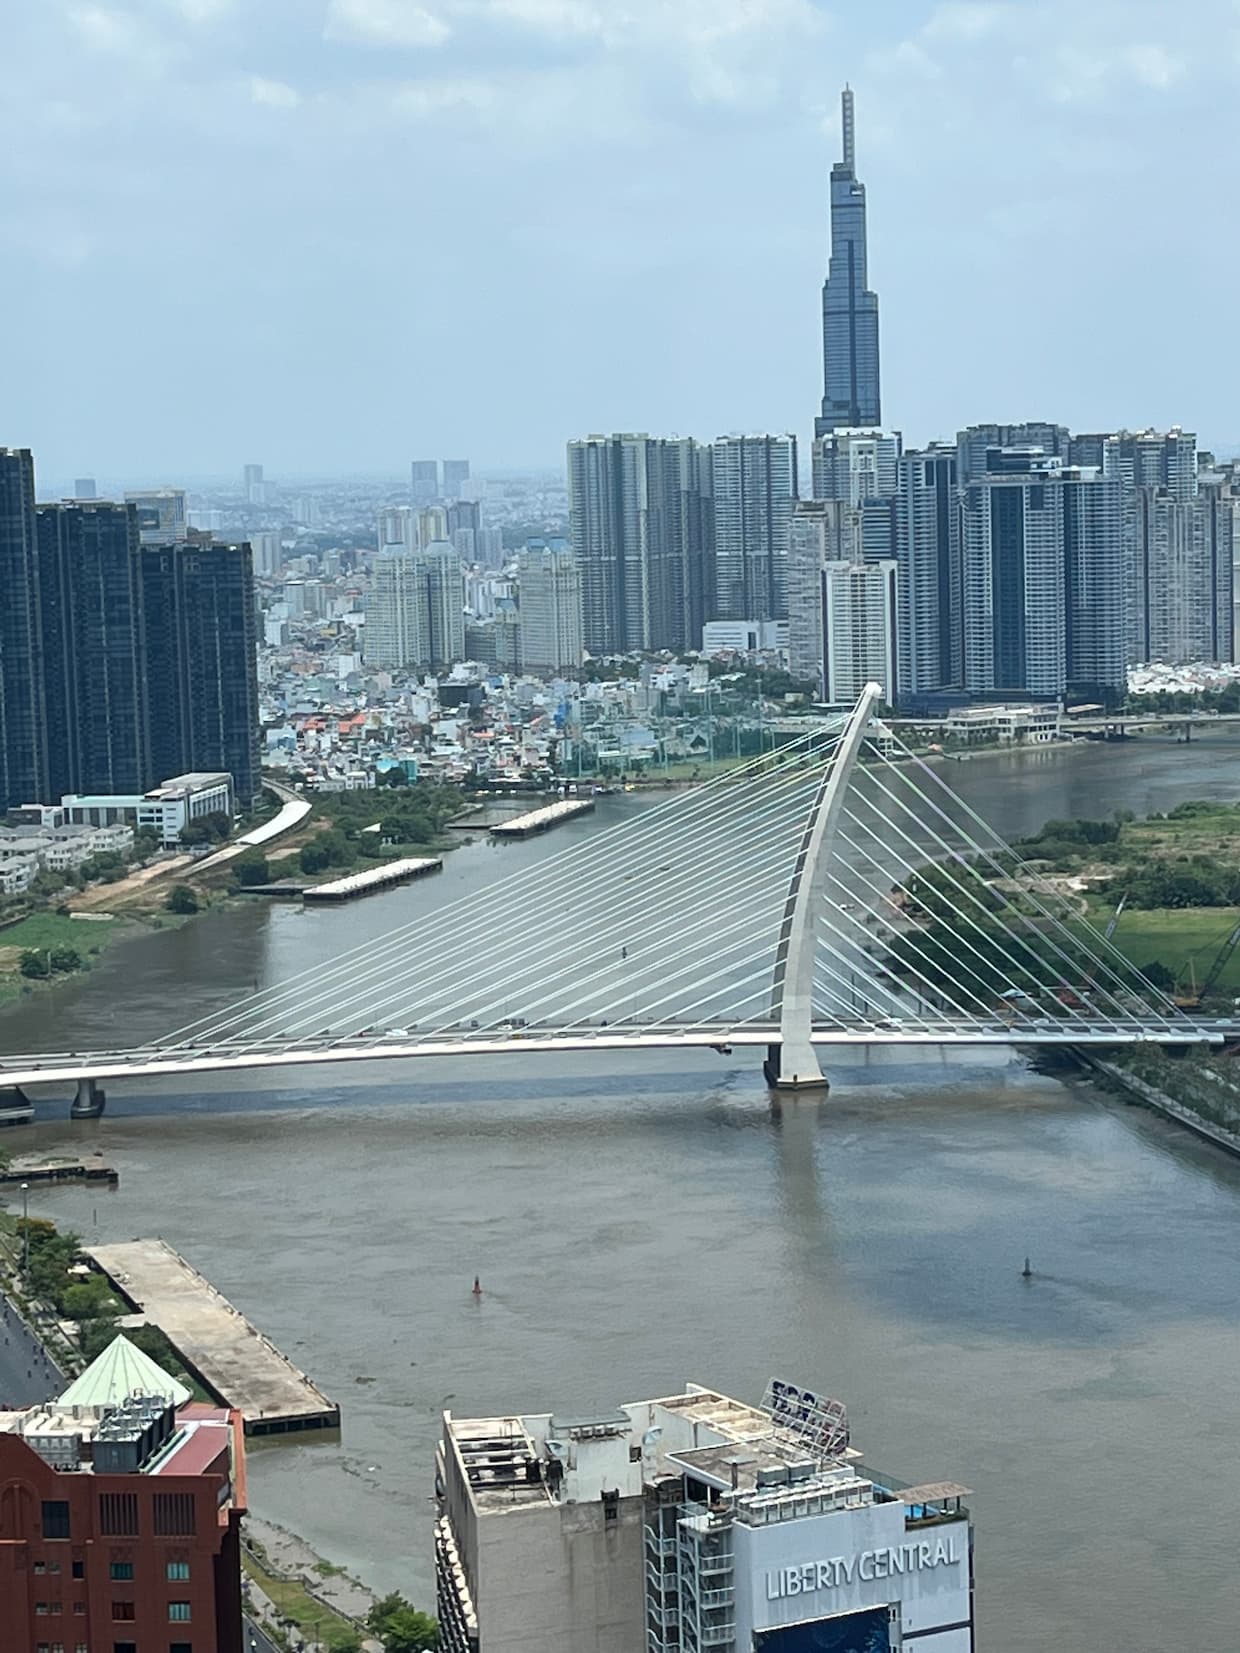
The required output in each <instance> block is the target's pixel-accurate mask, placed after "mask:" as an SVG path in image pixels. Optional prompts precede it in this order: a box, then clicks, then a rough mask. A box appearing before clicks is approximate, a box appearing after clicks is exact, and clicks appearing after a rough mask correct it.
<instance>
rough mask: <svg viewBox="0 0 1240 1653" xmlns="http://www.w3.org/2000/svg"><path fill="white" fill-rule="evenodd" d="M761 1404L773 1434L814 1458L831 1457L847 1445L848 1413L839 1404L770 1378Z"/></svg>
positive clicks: (813, 1391) (810, 1390)
mask: <svg viewBox="0 0 1240 1653" xmlns="http://www.w3.org/2000/svg"><path fill="white" fill-rule="evenodd" d="M762 1404H763V1408H764V1410H765V1411H766V1412H767V1413H768V1415H769V1417H770V1420H771V1427H772V1428H773V1429H774V1430H775V1431H776V1433H777V1434H780V1435H783V1436H785V1437H790V1438H791V1439H793V1440H795V1441H797V1442H798V1443H799V1444H800V1445H801V1446H803V1447H805V1449H806V1450H807V1451H808V1452H810V1453H812V1454H813V1455H814V1456H815V1457H816V1458H824V1457H834V1456H835V1455H836V1454H837V1453H840V1452H843V1450H844V1448H845V1447H846V1446H847V1445H848V1413H847V1411H846V1410H845V1407H844V1403H843V1401H841V1400H832V1399H831V1397H830V1396H829V1395H820V1394H818V1393H817V1391H816V1390H813V1389H803V1388H802V1387H801V1385H800V1384H799V1383H787V1382H785V1381H784V1380H783V1379H782V1378H772V1379H771V1381H770V1382H769V1383H768V1384H767V1386H766V1395H765V1397H764V1398H763V1403H762Z"/></svg>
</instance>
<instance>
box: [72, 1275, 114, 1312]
mask: <svg viewBox="0 0 1240 1653" xmlns="http://www.w3.org/2000/svg"><path fill="white" fill-rule="evenodd" d="M60 1307H61V1309H62V1310H63V1311H64V1313H65V1314H66V1315H67V1316H68V1317H69V1319H70V1320H99V1319H103V1318H108V1319H113V1320H114V1319H115V1318H116V1316H117V1315H118V1314H119V1313H120V1304H119V1303H118V1302H117V1301H116V1298H115V1297H113V1295H112V1293H111V1291H110V1290H109V1287H108V1282H107V1281H106V1280H105V1279H104V1277H103V1275H102V1274H88V1275H86V1276H85V1277H84V1278H82V1279H81V1280H79V1281H78V1283H77V1284H76V1285H72V1286H66V1287H65V1289H64V1291H63V1293H62V1294H61V1300H60Z"/></svg>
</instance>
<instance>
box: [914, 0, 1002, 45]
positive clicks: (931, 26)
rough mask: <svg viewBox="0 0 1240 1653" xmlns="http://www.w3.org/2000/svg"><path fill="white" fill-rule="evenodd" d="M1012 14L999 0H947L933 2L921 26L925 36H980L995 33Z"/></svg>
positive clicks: (968, 37) (941, 37) (951, 38)
mask: <svg viewBox="0 0 1240 1653" xmlns="http://www.w3.org/2000/svg"><path fill="white" fill-rule="evenodd" d="M1012 17H1013V13H1012V9H1011V7H1010V6H1009V5H1004V4H1001V3H999V0H947V3H946V4H944V5H941V6H936V7H935V9H934V11H933V13H932V14H931V16H930V19H929V21H928V22H927V23H926V25H925V27H924V28H923V29H922V31H921V32H922V34H923V35H924V36H925V38H926V39H927V40H955V41H961V40H966V41H967V40H980V39H981V38H982V37H983V36H984V35H988V34H995V33H997V32H998V30H1000V29H1002V28H1003V27H1004V26H1005V24H1007V23H1008V22H1009V21H1011V19H1012Z"/></svg>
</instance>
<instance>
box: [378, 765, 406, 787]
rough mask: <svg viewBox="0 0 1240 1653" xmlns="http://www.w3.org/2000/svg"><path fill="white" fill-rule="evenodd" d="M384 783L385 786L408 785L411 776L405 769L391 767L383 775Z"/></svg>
mask: <svg viewBox="0 0 1240 1653" xmlns="http://www.w3.org/2000/svg"><path fill="white" fill-rule="evenodd" d="M383 784H384V786H408V785H409V777H408V775H406V773H405V771H404V770H403V769H400V768H396V769H389V770H387V771H386V772H385V774H384V776H383Z"/></svg>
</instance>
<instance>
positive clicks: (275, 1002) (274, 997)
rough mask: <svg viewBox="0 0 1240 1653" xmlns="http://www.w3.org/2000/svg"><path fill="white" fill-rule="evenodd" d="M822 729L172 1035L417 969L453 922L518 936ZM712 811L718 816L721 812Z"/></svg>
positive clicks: (746, 791) (807, 769)
mask: <svg viewBox="0 0 1240 1653" xmlns="http://www.w3.org/2000/svg"><path fill="white" fill-rule="evenodd" d="M825 733H826V731H824V730H823V729H822V728H821V727H819V728H817V729H815V730H814V731H812V732H811V734H810V735H809V737H808V744H806V738H805V737H803V738H802V740H801V741H798V742H795V743H791V744H790V746H786V747H783V748H781V749H780V750H779V752H778V754H770V753H768V754H766V755H765V756H764V758H762V759H760V760H754V761H753V762H752V763H751V764H749V765H746V766H743V769H742V770H731V771H726V772H725V773H724V774H723V775H720V776H717V777H715V779H714V780H713V781H710V782H707V783H706V785H705V786H703V787H700V788H697V789H695V790H694V791H693V792H691V793H682V794H678V795H676V796H674V797H672V798H670V799H665V800H663V801H661V802H660V803H659V804H656V805H655V806H654V807H652V808H651V809H649V810H647V811H645V812H643V814H642V816H641V817H639V818H637V819H633V818H630V819H627V820H622V821H619V822H617V823H615V824H614V825H613V826H610V827H608V828H607V829H605V831H604V832H603V833H602V834H600V835H598V836H597V837H595V838H594V839H591V840H588V841H587V843H585V844H577V845H573V846H571V847H570V848H569V849H567V850H563V851H561V852H559V854H557V855H553V856H550V857H547V858H546V859H545V860H543V861H541V862H538V863H536V864H535V865H534V866H531V867H525V868H522V869H520V871H518V872H517V873H516V874H513V875H509V876H506V877H500V878H497V879H495V880H493V881H492V882H491V883H489V884H488V885H486V886H484V887H483V888H482V889H480V890H473V891H469V892H467V894H466V895H464V896H462V897H460V898H458V899H457V900H455V901H453V902H451V903H448V904H447V905H446V906H445V907H442V908H439V909H438V910H436V911H434V912H433V913H431V914H430V915H426V916H421V917H418V918H416V919H414V920H412V921H411V922H409V923H407V924H405V925H402V926H400V927H399V928H398V929H397V930H394V931H390V932H387V933H386V934H385V935H383V936H381V937H378V938H376V939H375V940H372V941H368V942H363V943H361V944H359V945H358V946H356V947H354V948H352V949H350V950H349V951H348V952H347V953H345V954H342V955H340V956H339V957H338V958H337V959H336V961H335V962H334V964H333V965H332V966H330V967H329V968H327V969H324V968H323V967H322V966H321V965H313V966H310V967H308V968H307V969H306V970H304V971H301V972H299V973H298V974H297V975H296V976H294V977H292V978H287V979H286V980H285V981H283V982H281V983H278V984H274V985H273V986H272V987H271V988H268V989H264V990H263V991H262V992H261V993H259V994H256V995H250V996H249V997H248V998H247V999H246V1000H243V1001H240V1002H239V1003H236V1004H234V1005H233V1006H231V1007H226V1008H225V1009H224V1010H221V1011H216V1012H213V1013H210V1014H208V1015H205V1016H203V1017H200V1018H198V1020H197V1021H195V1022H192V1023H188V1024H186V1025H185V1026H184V1027H182V1028H179V1029H177V1030H176V1031H175V1033H174V1034H173V1035H172V1036H171V1037H172V1038H173V1039H177V1038H184V1037H185V1036H187V1035H190V1034H195V1035H196V1036H195V1038H194V1039H193V1040H192V1043H193V1044H195V1045H197V1044H199V1043H200V1042H201V1041H202V1039H203V1038H205V1037H218V1036H219V1035H221V1034H222V1033H224V1032H227V1031H228V1030H229V1029H231V1028H239V1027H242V1026H244V1025H245V1024H247V1023H251V1024H252V1023H254V1021H255V1019H256V1018H258V1019H259V1025H260V1026H261V1025H263V1023H264V1019H265V1018H266V1013H267V1012H269V1011H271V1010H273V1009H275V1008H277V1007H278V1006H279V1005H282V1004H289V1003H295V1002H298V1001H301V1000H302V999H303V996H304V992H305V989H306V986H307V984H308V983H311V982H312V983H313V984H314V985H315V986H316V987H318V988H320V989H324V988H327V987H329V986H330V984H332V983H333V982H336V981H342V980H345V979H346V978H348V979H349V980H350V981H353V980H354V979H356V966H357V965H358V964H359V962H362V963H369V964H370V965H371V966H372V968H371V970H370V971H368V972H367V976H368V978H369V977H370V976H372V975H375V974H379V973H384V972H386V970H387V967H388V966H387V961H388V960H389V959H391V958H392V957H393V956H395V955H397V954H400V955H401V963H402V965H404V966H405V967H406V969H407V970H408V971H409V973H412V968H413V964H414V963H416V962H417V961H418V960H420V959H422V958H430V957H433V956H435V955H436V953H440V954H441V953H442V949H443V944H444V943H443V934H444V932H446V931H448V930H449V929H451V935H452V940H453V941H454V942H455V943H457V944H458V945H464V944H466V943H467V942H468V941H470V940H473V939H479V940H481V939H483V938H484V937H485V939H486V940H487V943H488V945H489V946H491V947H493V948H494V947H497V946H501V945H503V944H504V943H505V941H506V940H507V938H508V936H509V935H511V936H512V937H513V938H514V939H515V938H516V937H517V936H518V935H519V934H520V933H521V932H522V931H525V932H528V917H527V916H525V915H526V914H527V911H528V907H529V905H530V904H531V902H532V900H533V897H534V896H535V895H536V894H538V893H543V892H550V891H556V890H558V889H560V888H561V886H562V883H563V881H564V879H565V877H566V876H571V877H574V878H575V877H578V876H579V875H581V874H583V873H584V872H585V871H586V870H587V868H589V867H590V866H591V864H593V865H594V866H596V867H597V866H599V865H600V864H601V866H602V867H603V868H608V867H611V868H613V869H614V867H615V865H617V864H619V865H623V864H624V863H623V862H622V861H621V862H617V858H616V856H615V854H614V851H615V850H616V849H617V848H619V849H620V850H621V851H622V852H624V853H629V852H631V850H632V849H633V848H634V847H635V846H640V845H643V844H645V843H652V842H657V841H659V838H660V835H661V833H662V831H663V829H664V827H665V826H666V825H669V824H670V825H671V827H672V829H673V830H676V829H677V828H678V827H679V829H680V830H681V831H683V832H689V831H691V830H692V828H693V827H694V825H695V824H696V821H697V819H698V818H699V817H706V818H707V819H709V818H710V816H711V813H712V809H713V805H714V804H715V802H716V800H717V798H718V796H719V794H720V793H724V794H732V797H731V798H730V799H729V801H728V803H727V804H726V806H725V811H724V814H725V816H727V815H730V814H732V813H733V812H734V811H735V812H738V813H739V812H741V811H742V810H743V809H744V808H745V807H746V806H747V805H748V803H749V801H750V791H751V785H750V783H752V782H753V781H754V780H757V779H761V778H765V777H770V776H774V777H776V778H778V777H780V776H795V775H796V774H798V773H799V774H800V775H801V776H802V777H805V776H806V775H807V774H808V773H812V769H813V766H814V765H815V764H816V763H817V762H818V761H819V759H818V757H817V755H816V754H815V753H814V751H813V746H814V744H815V743H821V742H822V741H823V737H824V734H825ZM834 744H836V745H837V744H838V737H835V739H834ZM803 748H804V749H803ZM738 782H739V783H740V784H738ZM725 783H726V784H725ZM707 794H709V796H708V795H707ZM715 813H716V818H717V812H715ZM669 814H670V815H672V817H673V819H672V821H671V823H668V821H667V817H668V815H669ZM617 840H619V843H618V844H617V842H616V841H617ZM599 882H600V883H602V882H603V881H602V880H600V881H599ZM499 898H503V902H502V904H503V906H504V908H505V910H509V911H511V910H512V904H513V903H514V901H519V902H520V904H521V909H522V916H514V918H513V919H512V920H511V921H510V922H509V923H508V924H503V923H501V924H498V925H497V924H496V921H495V910H496V905H499V904H500V900H499ZM415 935H416V936H418V937H419V938H420V940H419V943H417V944H415V945H414V946H413V947H412V948H407V949H405V950H404V952H403V953H402V951H401V950H402V948H404V944H405V942H406V941H407V939H408V938H410V937H411V936H415ZM230 1011H231V1014H230V1013H229V1012H230ZM186 1042H190V1041H188V1040H187V1041H186Z"/></svg>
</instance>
